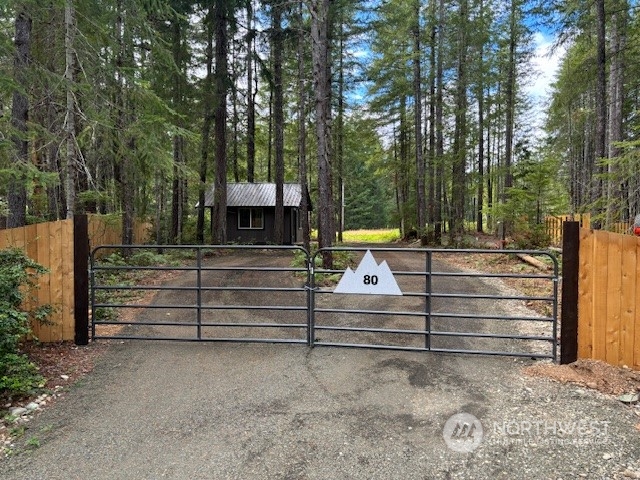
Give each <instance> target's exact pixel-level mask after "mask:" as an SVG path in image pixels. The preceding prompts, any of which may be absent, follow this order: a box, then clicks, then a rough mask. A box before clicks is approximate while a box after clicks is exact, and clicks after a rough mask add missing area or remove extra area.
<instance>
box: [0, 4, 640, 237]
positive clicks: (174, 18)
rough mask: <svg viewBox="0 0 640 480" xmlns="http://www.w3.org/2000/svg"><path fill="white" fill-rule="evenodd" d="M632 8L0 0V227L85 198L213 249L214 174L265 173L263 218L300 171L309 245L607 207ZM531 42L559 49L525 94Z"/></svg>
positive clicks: (631, 61) (217, 233) (624, 193)
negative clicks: (545, 84) (537, 89)
mask: <svg viewBox="0 0 640 480" xmlns="http://www.w3.org/2000/svg"><path fill="white" fill-rule="evenodd" d="M637 7H638V6H637V4H636V3H635V2H632V1H629V0H593V1H588V2H587V1H583V0H552V1H542V0H540V1H538V0H529V1H525V0H200V1H190V0H44V1H43V0H4V1H3V2H1V3H0V217H2V220H0V223H2V224H3V225H2V226H3V227H7V228H11V227H16V226H22V225H25V224H28V223H35V222H41V221H50V220H57V219H64V218H71V217H72V216H73V215H74V214H78V213H84V212H95V213H102V214H113V215H117V216H121V218H122V221H123V225H124V228H123V238H122V243H123V244H130V243H131V242H132V237H131V232H132V227H131V226H132V224H133V222H134V220H135V219H136V218H141V219H145V220H147V221H150V222H152V224H153V225H154V230H153V232H154V242H155V243H159V244H167V243H176V244H187V243H195V242H199V243H202V242H211V243H225V242H226V241H227V239H226V238H225V222H226V218H225V211H226V195H225V192H226V185H227V184H228V183H230V182H272V183H275V184H276V192H277V198H276V218H277V217H278V215H282V188H278V186H281V185H282V184H283V183H290V182H300V183H302V184H303V185H306V186H307V188H308V191H309V193H310V198H311V203H312V206H313V208H312V210H311V214H310V219H311V222H310V224H306V222H305V231H306V234H307V235H306V238H307V239H308V238H309V237H308V235H309V231H310V230H314V231H317V234H318V241H319V243H320V246H321V247H322V246H330V245H331V244H332V243H334V242H335V241H336V240H340V239H341V234H342V231H343V230H349V229H360V228H391V227H392V228H399V229H400V232H401V234H402V236H404V237H408V236H411V235H415V236H416V237H419V238H422V240H423V242H424V243H425V244H429V245H444V244H448V245H461V244H463V243H464V237H465V235H468V234H473V233H476V232H487V233H491V234H500V235H502V236H503V238H507V237H509V238H515V237H520V238H527V239H529V240H530V241H531V242H532V243H536V242H535V240H536V239H537V238H539V236H540V234H541V232H542V231H543V225H544V218H545V217H547V216H550V215H551V216H552V215H560V214H569V213H587V212H588V213H590V214H591V215H592V225H595V226H596V227H597V228H608V227H610V226H611V225H614V224H617V223H620V222H628V221H629V220H630V219H633V218H634V216H635V215H636V214H637V213H640V175H639V174H638V172H640V156H639V154H638V152H639V149H638V146H639V145H640V139H639V137H638V132H639V131H640V130H639V127H640V115H638V107H639V105H640V84H639V82H638V80H637V79H639V78H640V72H636V70H640V61H638V60H639V59H640V51H639V49H640V42H639V41H638V35H639V34H640V16H639V15H638V8H637ZM540 35H543V36H545V37H546V38H549V39H551V43H552V49H551V51H550V55H556V56H558V57H559V59H560V60H559V66H558V69H557V72H556V75H555V77H554V79H553V80H552V82H551V84H550V85H549V89H548V96H547V97H546V99H545V102H544V104H543V105H542V107H541V106H540V101H541V100H540V99H539V98H533V97H532V95H531V93H530V92H531V90H530V86H531V84H532V83H534V82H535V81H536V79H537V78H538V77H539V76H540V75H542V74H543V73H544V72H541V71H540V70H539V69H536V66H535V65H536V64H535V59H536V54H537V53H536V41H537V39H539V37H540ZM212 185H213V186H215V192H216V194H215V199H214V201H215V203H214V207H213V208H212V209H211V211H210V213H209V212H208V211H205V209H204V208H200V207H199V206H201V205H204V197H205V193H206V192H207V191H208V190H209V188H210V187H211V186H212ZM278 192H279V193H278ZM303 208H304V209H306V208H308V206H307V205H304V206H303ZM208 215H210V218H209V217H208ZM304 218H306V215H305V216H304ZM211 225H213V228H210V226H211ZM280 235H281V233H280Z"/></svg>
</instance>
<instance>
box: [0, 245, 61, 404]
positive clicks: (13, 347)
mask: <svg viewBox="0 0 640 480" xmlns="http://www.w3.org/2000/svg"><path fill="white" fill-rule="evenodd" d="M45 272H46V269H45V268H44V267H42V266H41V265H38V264H37V263H36V262H34V261H33V260H31V259H30V258H28V257H27V256H26V255H25V254H24V253H23V252H22V251H21V250H18V249H8V250H0V396H6V395H25V394H28V393H30V392H31V391H33V390H34V389H36V388H37V387H39V386H41V385H42V383H43V379H42V377H41V376H40V375H39V374H38V369H37V367H36V366H35V365H34V364H33V363H31V362H30V361H29V359H28V358H27V357H26V355H24V354H22V353H20V342H21V341H22V340H23V339H24V338H25V337H26V336H27V335H29V334H30V333H31V326H30V325H31V324H30V322H31V320H32V319H34V320H44V319H46V315H47V313H48V312H49V311H50V307H41V308H38V309H35V310H34V311H33V312H26V311H24V310H23V307H22V303H23V301H24V300H25V299H26V298H25V296H26V293H25V292H28V291H29V288H31V287H34V285H35V284H34V280H35V279H36V277H37V276H38V275H41V274H43V273H45Z"/></svg>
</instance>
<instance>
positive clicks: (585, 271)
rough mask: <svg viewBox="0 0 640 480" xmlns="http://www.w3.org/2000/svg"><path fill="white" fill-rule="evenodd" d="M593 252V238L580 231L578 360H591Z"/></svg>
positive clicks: (589, 234)
mask: <svg viewBox="0 0 640 480" xmlns="http://www.w3.org/2000/svg"><path fill="white" fill-rule="evenodd" d="M593 250H594V237H593V235H592V234H591V232H590V231H589V230H585V229H580V259H579V262H580V270H579V275H578V315H579V320H578V358H593V332H594V326H593V295H592V293H591V288H592V285H593V276H594V272H593V263H592V261H591V260H592V258H593Z"/></svg>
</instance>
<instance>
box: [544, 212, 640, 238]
mask: <svg viewBox="0 0 640 480" xmlns="http://www.w3.org/2000/svg"><path fill="white" fill-rule="evenodd" d="M564 222H579V223H580V227H582V228H587V229H588V228H591V214H590V213H582V214H575V215H557V216H552V217H546V218H545V219H544V223H545V229H546V232H547V234H548V235H549V237H550V238H551V245H553V246H560V245H562V224H563V223H564ZM632 224H633V221H632V220H629V221H628V222H617V223H614V224H613V225H611V226H610V227H609V228H607V229H606V230H607V231H608V232H614V233H620V234H632V233H633V232H632V228H631V226H632Z"/></svg>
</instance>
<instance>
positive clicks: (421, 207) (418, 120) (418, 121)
mask: <svg viewBox="0 0 640 480" xmlns="http://www.w3.org/2000/svg"><path fill="white" fill-rule="evenodd" d="M413 7H414V15H415V18H414V19H413V27H412V34H413V52H412V53H413V55H412V57H413V58H412V61H413V122H414V138H415V157H416V213H417V218H416V220H417V227H418V235H419V236H423V235H424V228H425V225H426V201H425V189H424V177H425V165H424V158H423V155H422V74H421V68H420V59H421V54H422V52H421V50H420V0H414V4H413Z"/></svg>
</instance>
